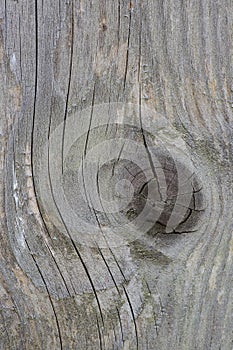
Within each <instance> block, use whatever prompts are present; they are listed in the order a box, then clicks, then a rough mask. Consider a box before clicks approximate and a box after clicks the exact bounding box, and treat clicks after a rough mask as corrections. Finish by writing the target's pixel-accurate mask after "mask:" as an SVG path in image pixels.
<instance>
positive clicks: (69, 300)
mask: <svg viewBox="0 0 233 350" xmlns="http://www.w3.org/2000/svg"><path fill="white" fill-rule="evenodd" d="M232 14H233V6H232V1H231V0H223V1H222V0H206V1H201V0H192V1H191V0H190V1H188V0H187V1H181V0H175V1H170V0H169V1H162V0H155V1H152V0H145V1H144V0H142V1H138V0H137V1H133V2H130V1H122V0H119V1H104V0H98V1H88V0H79V1H77V0H76V1H75V0H73V1H71V0H67V1H55V0H49V1H43V0H39V1H36V3H35V2H34V1H29V0H18V1H13V0H9V1H8V0H7V1H5V2H4V1H3V0H1V1H0V97H1V99H0V106H1V109H0V127H1V130H0V137H1V144H0V145H1V150H0V151H1V159H0V160H1V162H0V176H1V185H0V206H1V209H0V214H1V247H0V259H1V260H0V310H1V312H0V348H1V349H60V348H61V349H105V350H108V349H109V350H110V349H124V350H126V349H130V350H134V349H143V350H144V349H149V350H153V349H160V350H165V349H171V348H172V349H177V350H178V349H179V350H180V349H185V350H187V349H199V350H204V349H214V350H215V349H216V350H217V349H222V350H230V349H232V348H233V334H232V329H233V319H232V314H233V298H232V287H233V276H232V262H233V238H232V204H233V199H232V198H233V196H232V195H233V193H232V192H233V191H232V190H233V186H232V180H233V179H232V170H233V169H232V162H233V157H232V154H233V153H232V152H233V149H232V145H233V140H232V135H233V134H232V111H233V72H232V63H233V62H232V55H233V48H232V22H233V15H232ZM114 102H123V103H128V102H130V103H133V104H134V105H138V106H139V107H140V106H141V105H146V106H148V107H149V108H150V109H151V110H153V111H156V112H158V113H160V115H162V116H163V117H165V118H166V119H167V120H168V121H169V122H170V123H171V124H172V125H173V127H174V129H175V130H176V132H177V134H179V136H180V137H181V138H182V139H183V140H184V141H185V143H186V146H187V149H188V152H189V154H190V158H191V160H192V162H193V164H194V167H195V173H196V177H197V178H198V179H199V180H198V183H197V184H196V189H195V190H196V191H198V190H199V189H200V187H202V189H201V191H200V192H201V195H200V196H199V195H197V198H196V205H197V209H198V210H201V215H200V216H198V215H197V216H192V220H193V222H192V223H191V229H190V228H189V229H187V227H184V229H182V232H183V233H182V234H177V233H175V234H164V233H160V234H154V235H153V232H152V233H151V232H150V234H149V233H148V234H145V235H143V236H142V237H140V239H138V240H135V241H130V242H129V243H128V244H125V245H121V246H120V247H119V246H118V247H101V246H100V247H99V246H98V242H96V245H94V246H91V247H90V246H85V245H82V244H80V242H77V241H76V240H74V239H73V238H72V235H71V234H69V232H66V227H64V222H62V217H60V219H59V208H57V207H56V200H55V201H54V202H55V203H52V202H53V199H56V195H57V194H56V193H53V190H51V193H50V197H48V198H49V199H48V203H47V205H48V206H49V208H50V210H51V213H48V212H46V208H45V207H44V206H45V204H43V198H42V197H43V193H41V192H40V180H41V179H40V176H39V174H40V171H39V166H40V161H41V154H43V152H44V145H46V142H47V140H48V138H49V136H50V135H51V134H52V132H53V131H54V130H55V128H56V127H57V126H58V125H59V124H60V123H62V122H63V121H64V120H65V121H66V120H67V119H68V117H69V115H70V114H72V113H73V112H74V111H75V110H76V109H77V110H80V109H85V108H89V107H90V110H93V108H92V107H94V106H95V105H98V104H103V103H106V104H108V105H109V114H111V113H113V112H114V111H111V108H112V109H113V106H112V103H114ZM91 117H93V120H95V118H97V121H96V122H97V124H98V115H97V116H95V114H93V115H91V114H90V115H89V117H88V118H90V120H91ZM82 122H83V121H81V119H80V125H81V123H82ZM88 122H89V119H88ZM65 126H66V124H65ZM119 133H122V135H123V136H124V137H126V136H127V137H129V138H131V136H130V131H129V130H127V129H126V131H122V130H119ZM116 134H117V132H116ZM116 134H115V136H116ZM106 135H107V136H106V137H109V138H111V137H112V135H114V130H111V129H110V130H108V133H106ZM63 137H64V140H62V137H61V139H60V140H59V142H58V144H57V149H58V152H60V154H62V152H63V146H64V142H66V133H65V132H64V135H63ZM135 137H136V136H133V138H135ZM102 138H103V130H102V131H100V133H99V134H98V133H97V135H96V134H95V133H93V134H91V133H90V134H89V135H86V139H84V140H83V141H82V142H83V144H82V145H84V149H83V151H82V152H83V154H84V155H85V152H86V151H88V150H89V149H90V148H91V145H92V144H94V145H95V144H96V143H97V142H98V140H100V139H102ZM143 140H144V139H143V135H141V138H140V140H139V142H141V144H143ZM77 147H81V146H79V145H77ZM78 150H79V148H78ZM74 151H75V150H74ZM79 152H81V151H80V150H79ZM48 154H49V153H48ZM81 154H82V153H80V154H79V155H80V156H81ZM43 156H44V155H43ZM46 157H48V155H47V156H46ZM162 158H163V157H162ZM184 162H185V161H184ZM45 163H46V164H47V166H48V169H47V168H46V169H45V173H46V174H49V172H50V170H49V165H48V164H49V160H48V159H47V158H46V162H45ZM69 165H72V155H71V159H70V160H68V165H67V166H68V168H69ZM167 166H168V168H169V166H170V167H171V166H172V165H171V162H170V163H169V162H168V165H167ZM110 170H111V169H110ZM110 170H109V169H108V168H107V169H104V170H103V172H104V174H105V176H108V174H109V171H110ZM136 170H137V169H135V168H133V169H132V172H133V174H134V176H135V173H136ZM70 171H71V173H72V171H74V172H75V169H71V170H70ZM121 171H122V168H121V165H120V164H119V168H117V167H116V173H117V174H120V175H119V176H121ZM167 178H168V179H169V181H171V183H172V184H173V180H172V179H173V177H172V175H171V174H170V173H169V170H168V171H167ZM48 179H49V175H48V176H47V180H48ZM71 179H72V178H71ZM47 180H46V181H47ZM138 181H139V182H137V180H136V186H138V188H140V186H141V184H142V183H143V181H144V180H138ZM140 181H142V183H141V182H140ZM103 186H104V184H103ZM67 191H68V193H69V195H70V201H71V203H72V205H73V206H75V205H77V209H78V210H80V211H81V210H83V212H84V214H83V215H84V216H85V215H86V216H88V214H87V213H86V212H85V208H84V209H83V208H81V207H80V206H79V202H78V200H77V202H76V197H75V194H76V192H75V191H76V189H75V182H74V183H73V184H72V182H71V183H69V181H68V183H67ZM35 193H36V194H37V196H35ZM197 193H198V192H197ZM172 194H173V192H172V190H171V196H172ZM202 197H204V198H205V202H206V203H205V205H204V203H203V199H202ZM50 201H51V202H50ZM75 203H76V204H75ZM203 209H205V210H203ZM167 210H168V212H169V210H170V209H169V207H168V209H167ZM54 213H56V215H57V218H54V216H53V215H55V214H54ZM61 214H62V213H61ZM90 215H92V216H90V218H89V219H90V220H93V219H94V220H96V217H93V213H92V214H90ZM169 215H170V214H169ZM61 216H62V215H61ZM97 219H98V218H97ZM116 219H117V218H116ZM56 220H57V225H56V226H55V225H54V221H55V222H56ZM166 220H167V219H166V213H164V215H163V217H162V223H163V224H164V223H166ZM58 221H59V222H58ZM190 231H194V232H190ZM63 233H64V234H63ZM126 234H127V233H126Z"/></svg>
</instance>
